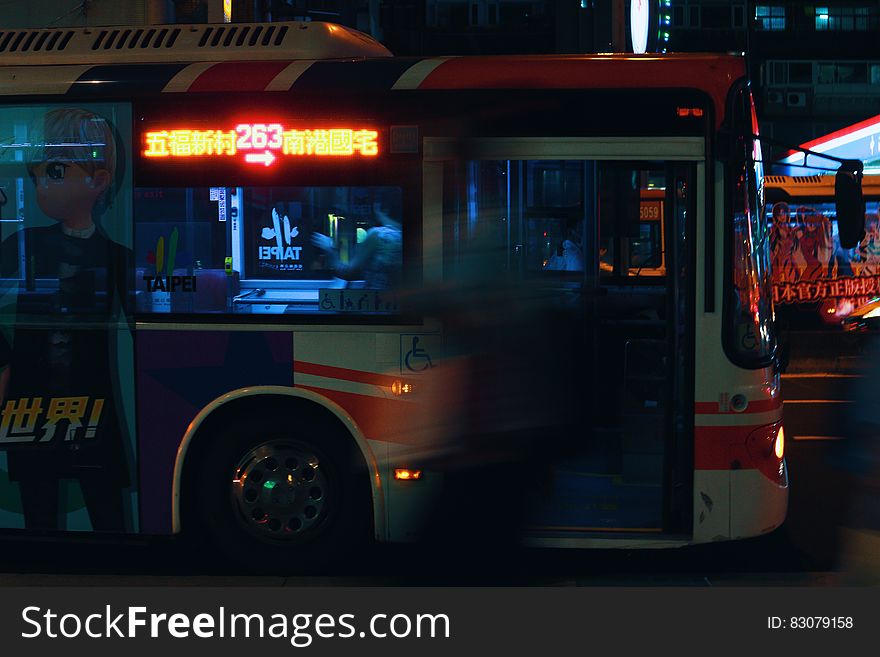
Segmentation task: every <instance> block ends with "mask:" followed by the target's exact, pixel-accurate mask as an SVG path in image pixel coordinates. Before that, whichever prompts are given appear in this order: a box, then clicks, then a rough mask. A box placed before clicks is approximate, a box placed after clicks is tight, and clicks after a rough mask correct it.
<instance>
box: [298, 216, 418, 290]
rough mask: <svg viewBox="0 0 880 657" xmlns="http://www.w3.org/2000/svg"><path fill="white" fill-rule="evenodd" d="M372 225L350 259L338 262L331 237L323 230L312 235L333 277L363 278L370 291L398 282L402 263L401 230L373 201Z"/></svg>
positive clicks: (386, 287)
mask: <svg viewBox="0 0 880 657" xmlns="http://www.w3.org/2000/svg"><path fill="white" fill-rule="evenodd" d="M373 220H374V222H375V225H374V226H373V227H372V228H370V229H369V230H367V236H366V237H365V238H364V241H363V242H360V243H359V244H358V245H357V249H356V250H355V254H354V257H353V258H352V260H351V262H348V263H345V262H342V261H341V260H340V258H339V253H338V252H337V251H336V249H335V247H334V246H333V239H332V238H331V237H328V236H327V235H324V234H323V233H313V234H312V244H314V245H315V246H316V247H318V248H319V249H320V250H321V251H323V252H324V254H325V255H326V256H327V264H328V267H329V268H330V269H332V270H333V271H334V273H335V274H336V276H338V277H339V278H343V279H345V280H346V281H355V280H361V279H363V281H364V287H365V288H367V289H371V290H384V289H389V288H394V287H396V286H397V285H398V284H399V283H400V275H401V269H402V263H403V233H402V231H401V224H400V222H399V221H396V220H395V219H393V218H392V217H391V216H390V215H389V214H388V211H387V209H386V208H384V207H383V206H382V204H381V203H374V204H373Z"/></svg>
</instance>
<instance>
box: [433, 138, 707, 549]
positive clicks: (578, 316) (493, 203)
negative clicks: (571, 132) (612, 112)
mask: <svg viewBox="0 0 880 657" xmlns="http://www.w3.org/2000/svg"><path fill="white" fill-rule="evenodd" d="M578 141H581V142H583V143H582V146H583V151H584V154H583V155H582V156H581V155H578V156H574V155H572V150H573V144H576V143H577V142H578ZM560 142H561V140H558V141H557V140H554V139H546V140H542V139H537V138H536V139H531V140H526V139H522V140H511V143H507V142H505V140H502V139H491V140H490V139H487V140H473V141H469V142H468V143H467V144H466V145H464V146H463V145H462V144H460V143H457V144H453V143H447V142H441V141H437V142H430V141H429V142H428V143H427V144H426V149H425V152H426V163H425V188H424V193H425V200H426V209H425V222H426V226H425V234H426V236H427V235H431V234H437V233H439V232H442V235H443V240H442V242H443V244H442V267H439V268H438V270H437V271H438V275H440V273H439V272H440V269H442V276H443V277H444V278H447V279H449V278H453V279H455V278H456V277H458V278H460V277H461V274H462V272H463V271H473V270H474V266H473V263H472V262H469V259H471V258H472V256H473V254H474V253H475V252H476V253H478V254H480V255H479V258H478V259H479V260H485V259H486V256H487V254H491V258H492V263H493V264H492V265H491V266H490V267H491V268H494V270H504V271H505V272H506V273H507V274H508V275H509V276H508V278H505V280H510V277H512V278H515V279H516V280H518V281H519V284H520V285H521V286H522V295H523V296H528V297H529V298H539V299H540V301H541V304H542V306H541V307H542V310H541V311H540V313H539V314H536V316H535V317H534V331H533V333H532V335H534V338H535V340H539V341H541V342H542V343H543V344H544V345H546V348H545V349H542V350H538V351H539V353H541V354H542V356H543V357H544V358H545V368H544V369H543V371H540V372H538V371H537V370H539V369H540V368H539V367H536V366H535V364H534V363H532V364H531V367H532V369H533V370H536V372H535V376H534V382H535V386H534V388H535V390H534V400H533V401H534V404H535V405H542V406H543V407H545V408H550V409H556V411H558V410H559V406H560V404H561V403H564V404H568V405H573V406H574V407H575V414H574V416H572V415H570V414H567V413H566V416H567V417H569V418H571V417H576V418H577V420H576V422H575V424H574V426H573V427H570V428H569V431H570V433H571V434H572V435H567V436H565V437H563V438H562V439H561V440H559V439H558V437H555V436H547V438H546V439H545V441H544V442H542V445H545V446H546V448H545V449H542V450H539V451H540V453H541V458H542V459H543V461H542V462H541V463H536V467H538V468H539V469H541V470H542V471H543V470H549V471H550V474H549V475H548V476H546V477H544V485H543V492H546V493H548V495H539V496H537V497H536V500H539V502H537V503H536V504H535V507H536V508H534V509H532V513H531V514H530V516H529V524H530V525H531V526H533V527H534V528H535V529H536V530H539V531H544V532H571V531H580V532H583V531H602V530H614V531H620V530H629V531H633V532H638V531H650V532H667V533H669V532H674V533H683V532H684V531H686V529H687V528H688V527H689V525H688V521H687V518H685V517H684V516H685V515H686V514H687V513H689V509H690V499H691V498H690V495H691V494H690V490H691V488H692V486H691V485H690V481H691V479H692V474H691V471H692V467H693V466H692V459H690V454H691V453H692V450H693V439H692V435H691V433H692V432H691V430H690V429H689V427H690V426H692V424H693V418H692V412H691V411H690V410H689V409H690V408H692V397H693V394H692V392H691V391H692V388H693V371H692V370H693V366H692V362H691V361H692V353H693V335H692V328H691V327H692V326H693V317H692V312H693V297H694V292H693V262H692V261H693V256H692V254H691V243H692V239H691V237H690V236H691V235H692V232H693V230H692V228H691V227H690V225H689V222H692V221H693V215H694V212H693V210H692V209H690V210H689V208H691V206H693V199H692V194H690V190H691V189H693V181H692V179H693V176H694V169H695V167H694V166H693V165H684V164H677V163H676V164H674V165H673V164H670V163H669V162H667V161H664V160H661V159H657V160H653V159H652V160H651V161H645V162H637V163H626V164H625V163H623V162H619V161H613V159H612V158H611V157H608V155H612V156H617V157H621V156H622V155H623V154H624V153H625V152H626V148H625V145H623V144H621V147H620V150H621V152H620V153H619V154H618V153H603V152H602V150H603V149H604V150H607V148H608V142H607V141H606V142H605V143H604V144H596V145H594V144H592V143H591V140H589V139H583V140H577V139H575V140H565V143H564V144H562V143H560ZM526 144H527V145H528V147H527V148H526V147H525V146H526ZM612 149H613V147H612ZM462 154H464V155H462ZM679 158H680V156H679ZM437 207H442V212H441V213H437V212H436V211H435V210H434V209H433V208H437ZM432 222H433V223H434V224H435V225H434V226H432ZM435 229H436V232H434V231H435ZM425 250H426V254H430V253H431V245H430V244H427V243H426V246H425ZM429 260H430V258H429ZM505 315H507V316H511V317H512V316H513V315H514V309H513V308H511V309H510V310H509V311H508V312H506V313H505ZM551 316H552V318H553V320H552V321H545V320H544V319H543V318H544V317H551ZM560 318H564V319H563V322H562V323H560ZM505 331H506V327H500V328H496V329H495V330H494V332H492V334H493V335H498V334H501V333H504V332H505ZM554 334H555V335H554ZM560 363H563V364H565V367H560ZM541 387H544V388H547V387H549V388H550V389H551V390H553V391H554V392H553V394H552V395H546V394H544V393H543V392H542V391H541V390H539V388H541ZM689 404H690V405H689ZM554 412H555V411H554ZM547 424H548V425H552V419H551V420H549V421H548V422H547ZM542 477H543V475H542Z"/></svg>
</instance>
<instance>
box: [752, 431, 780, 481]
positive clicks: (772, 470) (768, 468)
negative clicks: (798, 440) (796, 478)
mask: <svg viewBox="0 0 880 657" xmlns="http://www.w3.org/2000/svg"><path fill="white" fill-rule="evenodd" d="M746 449H747V450H748V453H749V456H750V457H751V459H752V463H753V464H754V467H756V468H757V469H758V470H759V471H760V472H761V474H762V475H764V476H765V477H767V479H769V480H770V481H772V482H774V483H777V484H781V483H784V482H785V431H784V430H783V428H782V422H775V423H774V424H768V425H766V426H763V427H760V428H758V429H755V430H754V431H753V432H752V433H750V434H749V437H748V438H747V439H746Z"/></svg>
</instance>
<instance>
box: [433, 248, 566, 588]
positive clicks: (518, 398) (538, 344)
mask: <svg viewBox="0 0 880 657" xmlns="http://www.w3.org/2000/svg"><path fill="white" fill-rule="evenodd" d="M464 260H465V262H466V264H465V266H463V267H460V268H459V269H458V270H457V272H456V274H457V275H456V276H455V278H454V279H453V280H452V282H451V283H449V284H448V285H446V286H445V287H444V289H433V290H428V291H426V292H423V293H422V295H423V299H422V300H423V303H424V304H426V308H425V310H426V311H427V310H428V309H430V313H431V314H432V315H434V316H436V315H438V314H439V315H440V317H441V319H442V321H443V328H444V334H445V339H446V351H447V354H446V355H447V358H445V359H444V361H443V362H442V363H439V364H437V368H438V374H442V376H443V378H442V381H443V384H442V387H443V388H444V391H445V392H446V401H445V405H444V413H445V416H446V418H447V422H448V423H449V426H450V427H455V430H454V433H451V434H450V435H447V436H446V437H445V438H446V439H445V440H444V441H442V442H441V443H440V444H438V445H436V446H435V449H434V451H433V454H431V455H429V456H427V457H426V458H425V459H424V461H423V462H424V463H425V467H426V469H428V470H430V471H439V472H442V474H443V477H444V481H443V491H442V494H441V496H440V498H439V500H438V502H437V505H436V507H435V509H434V512H433V513H432V514H431V515H430V517H428V518H427V527H426V531H425V536H424V541H425V545H426V546H427V547H428V548H429V549H431V550H436V551H439V552H440V553H441V554H442V555H443V556H445V558H446V559H451V557H450V555H453V554H458V555H459V557H461V558H462V559H464V562H465V563H469V564H471V565H478V566H479V569H480V572H481V573H482V574H487V573H488V574H492V573H496V574H498V573H501V572H502V570H503V571H504V572H507V573H509V572H510V569H511V568H514V567H515V566H514V563H515V559H516V556H517V553H518V547H519V544H520V540H521V533H522V529H523V525H524V524H525V522H526V520H527V516H528V514H529V511H530V510H531V509H532V508H533V506H537V502H538V501H539V500H540V498H541V496H542V494H543V493H544V491H545V489H546V487H547V482H548V479H549V473H550V470H551V468H552V465H553V464H554V463H555V462H556V461H558V460H559V458H560V456H561V454H563V453H564V452H566V451H567V444H568V442H569V441H571V440H573V438H574V437H575V436H576V435H578V431H582V429H579V424H578V421H577V420H578V409H580V408H581V407H582V406H583V405H582V404H579V403H578V402H577V398H578V394H580V393H582V388H581V387H578V385H576V382H575V379H574V375H575V373H576V372H578V371H582V370H580V368H581V367H583V365H582V361H583V357H582V354H581V353H580V348H579V347H578V340H577V338H578V336H579V335H580V333H579V331H580V330H582V324H581V323H580V322H579V321H578V319H579V318H578V315H579V313H580V312H581V311H582V306H581V305H580V304H571V303H568V305H567V306H566V303H565V301H566V300H564V299H562V298H560V297H559V292H558V290H557V291H556V292H553V293H551V292H549V291H548V290H544V289H542V287H541V286H540V284H537V283H529V282H526V281H522V280H519V279H518V278H517V277H516V276H515V275H513V274H509V273H507V271H506V265H505V263H506V254H505V253H503V252H502V251H501V250H500V249H499V250H491V249H488V248H476V249H472V251H471V253H470V254H469V256H468V257H467V258H465V259H464ZM579 298H580V297H579ZM572 305H576V306H577V308H576V309H573V308H572ZM441 368H442V370H441Z"/></svg>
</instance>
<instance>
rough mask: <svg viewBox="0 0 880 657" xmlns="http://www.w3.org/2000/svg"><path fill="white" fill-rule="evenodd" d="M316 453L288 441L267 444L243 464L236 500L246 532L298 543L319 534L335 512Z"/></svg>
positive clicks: (234, 485) (239, 469)
mask: <svg viewBox="0 0 880 657" xmlns="http://www.w3.org/2000/svg"><path fill="white" fill-rule="evenodd" d="M329 492H330V490H329V485H328V480H327V476H326V472H325V468H322V466H321V462H320V459H319V457H318V455H317V454H316V453H315V451H314V450H312V449H311V448H310V447H309V446H307V445H304V444H300V443H295V442H287V441H273V442H267V443H263V444H262V445H259V446H258V447H255V448H254V449H252V450H251V451H250V452H248V453H247V454H246V455H245V456H244V457H243V458H242V459H241V461H240V462H239V464H238V467H237V468H236V469H235V472H234V475H233V479H232V497H233V501H234V503H235V506H236V509H237V511H238V516H239V519H240V521H241V522H242V523H244V525H245V526H246V527H247V529H248V530H250V531H251V532H256V533H257V534H259V535H262V536H264V537H266V538H270V539H275V540H297V539H300V538H301V537H303V535H305V534H308V533H310V532H311V531H313V530H315V529H316V528H317V527H318V526H319V525H320V524H321V523H322V522H323V520H324V519H325V518H326V517H327V514H328V513H329V511H330V508H331V501H330V499H328V493H329Z"/></svg>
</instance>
